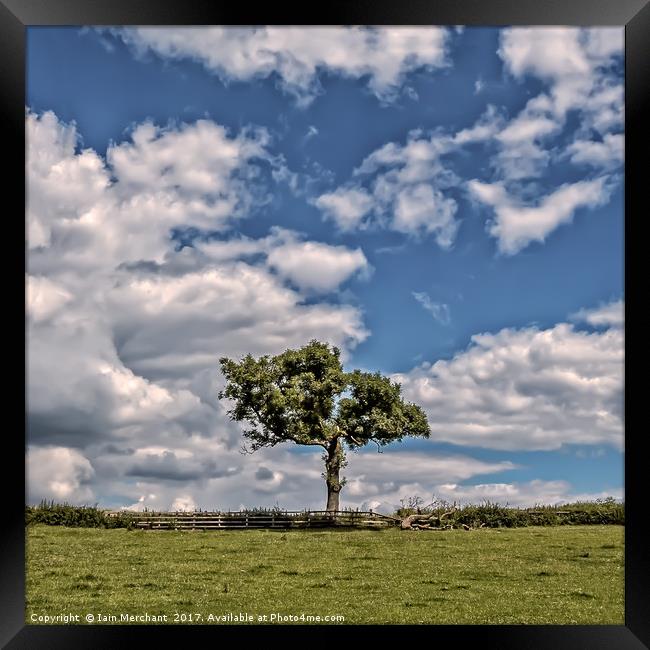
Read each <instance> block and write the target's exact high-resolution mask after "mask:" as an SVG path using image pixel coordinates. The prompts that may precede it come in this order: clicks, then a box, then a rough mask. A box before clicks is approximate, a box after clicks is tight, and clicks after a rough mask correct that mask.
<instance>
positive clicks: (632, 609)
mask: <svg viewBox="0 0 650 650" xmlns="http://www.w3.org/2000/svg"><path fill="white" fill-rule="evenodd" d="M648 35H650V3H647V4H646V5H645V6H644V7H643V8H642V9H641V10H640V11H639V12H637V13H636V14H635V15H634V17H633V18H632V19H631V20H630V21H629V22H628V23H627V24H626V25H625V132H626V134H627V133H631V134H634V137H629V138H628V137H626V138H625V148H626V149H625V215H626V218H625V259H626V265H625V268H626V272H625V289H626V293H627V292H628V290H629V288H630V286H631V282H632V277H631V273H630V270H631V267H630V266H629V265H628V264H627V260H628V259H633V258H635V257H636V258H637V259H643V251H641V250H640V247H641V240H640V238H639V226H638V225H637V226H636V227H635V228H634V230H633V226H632V224H633V223H634V224H640V223H641V222H642V218H643V215H642V211H644V208H646V209H647V192H646V191H645V187H646V185H647V179H646V175H647V174H646V172H645V164H644V162H642V161H645V160H646V159H647V143H648V142H650V128H648V115H649V114H650V38H648ZM644 203H645V205H644ZM634 232H636V237H634V235H633V233H634ZM625 304H626V307H625V310H626V314H625V338H626V348H627V342H628V341H630V337H631V340H632V341H634V340H636V335H635V334H634V331H635V330H634V323H633V321H631V320H630V313H629V312H630V306H629V304H628V301H627V300H626V303H625ZM627 356H628V355H626V358H627ZM628 367H629V365H628V364H627V363H626V367H625V379H626V381H625V415H626V420H627V421H630V397H631V395H632V394H634V381H633V380H631V379H630V377H631V374H628V372H627V369H628ZM639 434H640V432H636V433H630V434H628V435H626V437H625V511H626V535H625V625H626V627H627V628H628V629H629V630H630V631H631V632H632V633H633V634H634V635H635V636H636V637H637V638H638V639H639V640H641V641H642V642H644V643H645V644H646V646H650V598H648V594H647V588H648V585H647V579H648V576H650V559H649V558H648V553H647V544H646V543H645V541H644V539H643V536H642V535H641V530H643V526H644V522H643V521H642V519H643V512H644V509H645V506H644V504H643V497H642V494H643V488H644V487H646V486H645V485H644V478H645V476H646V473H647V468H646V467H645V464H644V462H643V458H644V454H643V447H642V439H641V436H640V435H639ZM628 527H629V528H628ZM628 530H630V531H633V534H628ZM643 595H645V598H644V597H643Z"/></svg>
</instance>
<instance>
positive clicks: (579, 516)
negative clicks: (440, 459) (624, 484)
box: [395, 497, 625, 528]
mask: <svg viewBox="0 0 650 650" xmlns="http://www.w3.org/2000/svg"><path fill="white" fill-rule="evenodd" d="M401 503H402V507H401V508H399V509H398V510H397V511H396V513H395V514H396V516H398V517H400V518H404V517H408V516H409V515H413V514H432V515H435V516H437V517H440V516H441V515H442V514H443V513H445V512H446V513H450V514H448V515H447V516H446V517H445V518H444V519H443V520H442V522H443V524H451V525H453V526H455V527H460V526H462V525H463V524H465V525H466V526H470V527H471V528H481V527H483V528H515V527H523V526H565V525H585V524H618V525H624V524H625V504H623V503H619V502H617V501H616V500H615V499H614V498H613V497H607V498H606V499H597V500H596V501H580V502H575V503H567V504H564V505H559V506H544V505H542V506H534V507H532V508H513V507H509V506H508V505H505V506H501V505H499V504H496V503H490V502H489V501H486V502H484V503H483V504H482V505H462V506H461V505H457V504H455V503H449V502H447V501H442V500H434V501H433V503H430V504H428V505H426V506H425V505H423V504H424V499H422V498H421V497H409V498H408V499H407V500H404V499H403V500H402V502H401Z"/></svg>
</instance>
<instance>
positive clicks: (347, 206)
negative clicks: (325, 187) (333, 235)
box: [313, 187, 374, 232]
mask: <svg viewBox="0 0 650 650" xmlns="http://www.w3.org/2000/svg"><path fill="white" fill-rule="evenodd" d="M313 203H314V205H315V206H316V207H317V208H319V209H320V210H322V211H323V213H324V214H325V216H326V217H328V218H330V219H332V220H333V221H334V223H335V224H336V225H337V227H338V228H339V229H340V230H342V231H344V232H345V231H351V230H356V229H361V228H363V227H364V222H363V218H364V217H365V216H366V215H367V214H368V213H369V212H370V211H371V210H372V208H373V205H374V202H373V200H372V197H371V196H370V195H369V194H368V193H367V192H366V191H365V190H363V189H359V188H353V187H352V188H347V189H346V188H344V187H339V188H337V189H336V190H335V191H334V192H330V193H328V194H322V195H321V196H319V197H318V198H316V199H315V200H314V201H313Z"/></svg>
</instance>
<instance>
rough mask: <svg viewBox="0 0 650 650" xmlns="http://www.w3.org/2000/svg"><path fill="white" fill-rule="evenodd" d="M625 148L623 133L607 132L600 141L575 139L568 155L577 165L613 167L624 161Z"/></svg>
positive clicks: (567, 152) (569, 147) (568, 148)
mask: <svg viewBox="0 0 650 650" xmlns="http://www.w3.org/2000/svg"><path fill="white" fill-rule="evenodd" d="M624 148H625V138H624V137H623V134H621V133H617V134H612V133H606V134H605V136H604V137H603V139H602V141H600V142H596V141H594V140H575V141H574V142H572V143H571V144H570V145H569V146H568V147H567V149H566V155H568V156H569V158H570V160H571V162H572V163H574V164H575V165H578V164H582V165H589V166H591V167H596V168H603V169H612V168H616V167H619V166H620V165H621V163H622V162H623V155H624Z"/></svg>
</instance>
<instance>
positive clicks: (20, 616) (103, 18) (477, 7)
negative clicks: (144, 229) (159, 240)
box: [0, 0, 650, 650]
mask: <svg viewBox="0 0 650 650" xmlns="http://www.w3.org/2000/svg"><path fill="white" fill-rule="evenodd" d="M174 4H175V5H176V7H175V8H174V7H173V5H174ZM188 5H189V7H190V8H189V10H188V9H187V7H188ZM389 5H390V2H388V3H387V2H385V1H384V0H379V1H377V2H372V3H371V1H370V0H360V1H359V2H358V3H357V4H355V6H354V8H351V7H350V5H347V6H345V7H344V6H343V4H342V3H340V2H334V3H332V4H331V5H330V6H331V7H332V9H333V10H334V13H336V15H337V17H338V19H339V20H337V21H334V22H332V21H327V20H325V21H322V22H321V23H319V24H363V23H365V24H376V25H388V24H400V23H403V22H404V15H405V12H406V13H409V15H410V16H411V19H410V20H411V22H410V24H467V25H472V24H485V25H488V24H492V25H497V24H503V25H505V24H510V25H524V24H530V25H534V24H540V25H542V24H543V25H553V24H564V25H602V26H604V25H615V26H623V25H625V35H626V51H625V54H626V59H625V67H626V90H625V92H626V97H625V120H626V133H627V132H628V130H629V131H630V132H634V134H635V137H634V138H627V137H626V169H625V213H626V220H625V242H626V243H625V246H626V249H625V258H626V274H625V289H626V293H627V292H628V282H629V277H630V275H629V273H628V272H627V260H628V259H629V258H628V255H632V256H635V253H633V252H632V251H634V250H636V251H637V252H636V256H637V257H639V255H638V249H636V248H635V246H637V247H638V246H639V241H638V240H637V241H636V242H635V241H634V239H632V238H631V237H630V234H631V225H630V224H631V221H632V219H631V218H630V217H631V215H632V214H633V213H635V216H636V217H637V218H638V219H640V218H641V214H640V212H641V208H642V205H643V204H642V200H643V199H642V194H641V192H642V188H643V186H644V182H645V178H644V177H645V172H644V167H643V166H642V165H640V164H629V163H630V162H631V161H638V162H639V163H640V162H641V160H642V159H643V160H644V159H645V158H646V155H645V154H646V152H645V150H644V143H645V142H649V141H650V134H649V133H648V131H649V129H648V126H647V119H645V120H644V116H647V115H648V114H650V111H649V110H648V109H649V108H650V84H649V83H648V80H650V39H648V38H647V35H648V34H650V0H618V1H617V2H611V0H589V1H587V0H574V1H573V2H570V3H567V2H566V0H548V3H544V9H543V13H544V17H543V18H542V19H539V18H538V17H537V16H538V15H539V14H540V9H537V10H535V11H532V12H531V11H530V10H531V8H533V7H534V6H535V5H534V4H533V3H530V4H529V3H528V2H521V1H520V2H519V3H517V2H516V1H514V0H513V1H511V0H491V2H484V3H483V4H482V5H481V2H480V0H478V1H477V0H468V1H467V3H466V4H465V5H464V6H462V9H464V10H465V11H467V10H468V8H469V12H470V13H471V19H469V20H467V19H466V20H462V17H463V14H464V11H459V9H460V8H461V5H459V4H458V3H454V0H443V1H442V2H440V3H436V4H433V3H426V2H423V1H421V0H412V2H410V3H407V4H406V6H405V5H404V4H402V3H397V5H395V4H394V3H393V4H392V7H390V6H389ZM452 5H454V6H452ZM567 5H568V6H567ZM517 6H519V9H517ZM395 7H397V9H395ZM538 7H539V5H538ZM540 8H541V7H540ZM377 10H378V12H379V14H380V15H383V19H381V20H373V21H367V20H365V21H364V20H363V17H364V16H366V17H367V16H369V15H376V12H377ZM411 11H412V13H410V12H411ZM245 12H246V9H244V11H243V12H242V11H241V10H238V9H235V10H226V9H223V8H220V9H219V10H215V8H214V5H209V4H208V3H207V2H203V1H202V0H194V1H193V2H188V3H187V4H186V5H185V9H181V8H180V6H179V5H178V3H174V2H173V1H171V0H170V1H168V0H161V1H160V2H158V3H156V4H153V3H152V4H149V3H144V2H143V3H142V4H141V5H139V4H136V5H135V6H134V3H132V2H131V0H114V1H113V3H104V2H101V3H98V2H93V3H83V2H82V1H80V0H58V1H57V2H51V1H50V2H47V0H0V56H1V57H2V58H1V59H0V60H2V61H3V63H4V64H5V65H3V66H1V67H0V84H1V87H2V88H3V91H4V92H3V98H2V99H3V100H4V101H2V100H0V111H1V112H0V116H1V117H2V118H3V124H4V126H5V133H6V135H7V140H9V141H10V147H11V145H13V146H16V147H20V150H21V151H22V152H23V158H22V163H23V167H22V169H21V168H20V167H18V166H15V167H14V168H13V169H12V168H11V167H9V169H8V172H9V174H10V178H9V179H8V180H9V182H8V183H7V187H9V188H10V189H11V191H13V192H14V194H17V195H20V194H23V198H24V193H23V189H24V183H25V178H24V174H23V170H24V137H23V135H24V109H25V72H26V70H25V41H26V27H27V26H29V25H53V26H54V25H66V24H68V25H69V24H72V25H81V24H97V25H99V24H161V25H164V24H209V23H210V22H211V19H212V20H214V23H215V24H217V23H218V22H221V24H233V23H234V24H249V23H248V21H246V20H245V19H244V20H242V18H243V13H245ZM448 12H449V13H450V14H451V13H453V15H454V20H451V21H449V20H445V19H444V16H445V15H447V13H448ZM325 13H327V12H325ZM152 14H155V15H156V16H160V17H161V18H160V19H158V20H156V21H151V19H150V16H151V15H152ZM179 14H183V17H181V18H179ZM281 14H282V12H280V14H279V15H281ZM434 14H435V19H433V20H432V17H433V15H434ZM488 14H489V16H491V17H492V18H491V19H490V20H485V17H486V16H487V15H488ZM524 14H525V15H524ZM110 15H112V16H120V17H128V20H123V19H122V20H115V19H113V20H110V19H109V16H110ZM297 17H298V18H300V15H299V14H298V15H297ZM495 17H496V18H495ZM508 17H509V19H506V18H508ZM585 17H588V18H585ZM197 18H198V19H199V20H197ZM262 22H267V21H262ZM295 22H296V23H301V22H302V21H300V20H298V21H295ZM268 24H291V21H290V20H277V21H273V20H271V21H268ZM302 24H308V23H307V22H305V23H302ZM12 181H13V182H12ZM23 259H24V258H23ZM20 282H21V284H22V277H21V279H20ZM18 291H19V294H20V295H21V296H22V297H21V300H23V301H24V284H22V287H19V288H18ZM627 312H629V305H628V303H627V301H626V321H627V320H628V313H627ZM629 327H630V326H629V324H628V323H627V322H626V338H628V339H629ZM22 333H23V336H24V335H25V332H24V329H23V330H22ZM19 336H20V335H19ZM626 378H627V366H626ZM630 389H631V383H630V382H626V396H625V408H626V415H627V416H628V418H627V419H629V413H628V407H629V396H630ZM9 444H11V445H12V446H13V445H14V444H15V443H13V442H11V441H9ZM625 445H626V449H625V501H626V514H627V522H626V543H625V564H626V575H625V625H622V626H473V627H474V631H475V632H478V633H479V634H477V636H476V639H477V640H481V641H482V642H483V644H485V641H494V642H498V643H499V647H501V648H503V649H507V648H522V647H529V648H532V647H535V648H539V649H545V648H548V649H549V650H557V649H558V648H559V647H564V643H562V642H561V641H562V640H564V641H565V642H567V645H566V647H590V648H593V650H599V649H600V648H602V649H603V650H606V649H608V648H614V647H616V648H621V649H622V650H624V649H627V648H630V650H632V649H637V648H638V649H642V648H648V647H650V600H646V601H644V600H643V599H642V594H644V590H647V586H648V585H647V576H648V575H650V560H649V558H648V556H647V553H646V552H645V546H644V541H643V538H642V537H641V535H640V526H641V524H642V522H641V518H642V515H643V510H642V509H643V505H642V503H641V499H642V497H641V489H642V485H641V481H642V477H643V475H644V470H645V467H643V466H642V465H641V463H642V459H643V455H642V453H641V443H640V441H639V438H638V437H637V439H636V440H635V439H634V438H633V437H632V436H626V441H625ZM15 446H16V447H17V448H18V449H19V453H20V454H21V455H23V454H24V441H20V440H18V441H17V444H15ZM14 451H16V450H14ZM23 469H24V467H23ZM18 471H19V474H20V472H21V470H20V469H19V470H18ZM23 485H24V482H23ZM633 486H634V487H633ZM637 488H638V489H637ZM15 505H16V504H14V503H11V507H10V508H8V510H7V514H6V518H5V524H6V525H5V531H3V535H2V541H1V542H0V551H1V552H2V564H1V567H2V569H1V570H2V576H3V589H2V591H1V592H0V607H2V626H1V627H0V644H1V645H2V647H7V648H33V647H45V646H47V647H49V648H59V647H60V648H67V647H69V644H70V642H71V641H72V642H74V643H77V644H78V643H79V641H81V640H82V639H83V640H84V641H87V642H90V641H91V640H92V647H95V648H104V647H105V648H113V647H115V644H116V643H119V642H120V641H122V642H123V638H122V639H120V638H118V637H120V636H121V635H122V632H121V630H123V628H121V627H106V626H96V627H86V626H81V627H67V628H66V627H60V626H48V627H45V626H27V625H25V619H24V616H25V608H24V606H25V602H24V593H25V574H24V566H25V562H24V560H25V537H24V503H22V504H18V505H19V506H20V507H15ZM630 506H631V507H630ZM628 526H629V529H631V530H636V531H637V532H636V533H634V534H631V535H628V534H627V533H628ZM632 566H633V567H634V570H633V571H632V570H630V569H631V567H632ZM16 593H19V594H22V595H23V599H22V601H18V602H16V600H15V596H16ZM197 627H198V626H197ZM395 627H397V628H398V629H399V628H401V627H404V626H395ZM193 629H197V628H196V627H195V628H193ZM199 629H202V630H205V628H199ZM237 629H239V628H237ZM276 629H277V626H276ZM436 629H437V630H439V631H440V632H443V631H445V634H444V636H446V634H447V633H449V634H450V636H449V638H452V634H453V632H452V631H453V630H454V629H456V630H457V629H458V626H437V628H436ZM470 629H471V628H470ZM53 630H55V631H56V633H55V634H54V635H53V634H52V632H53ZM129 630H130V631H132V632H133V635H132V636H133V638H134V641H135V640H136V639H137V638H138V636H140V635H141V634H142V638H143V639H144V638H145V636H144V635H145V634H147V638H151V632H152V631H153V630H152V628H151V627H150V626H132V627H129ZM147 631H148V633H147ZM158 631H160V632H163V631H162V629H161V628H158ZM197 631H198V630H197ZM220 631H221V633H222V634H223V632H224V630H223V628H220ZM504 631H505V632H506V633H507V636H506V637H504V636H503V633H504ZM229 632H234V630H229ZM240 632H241V630H240ZM164 635H165V639H166V640H168V641H169V640H171V639H178V640H179V641H180V640H182V639H184V640H186V639H187V636H186V631H185V632H183V628H181V629H179V628H172V629H165V631H164ZM493 635H494V636H493ZM587 635H589V636H587ZM596 635H597V636H596ZM533 637H534V638H535V645H534V646H532V645H531V640H532V638H533ZM587 641H588V645H584V644H585V643H587ZM558 642H560V643H559V645H558Z"/></svg>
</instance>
